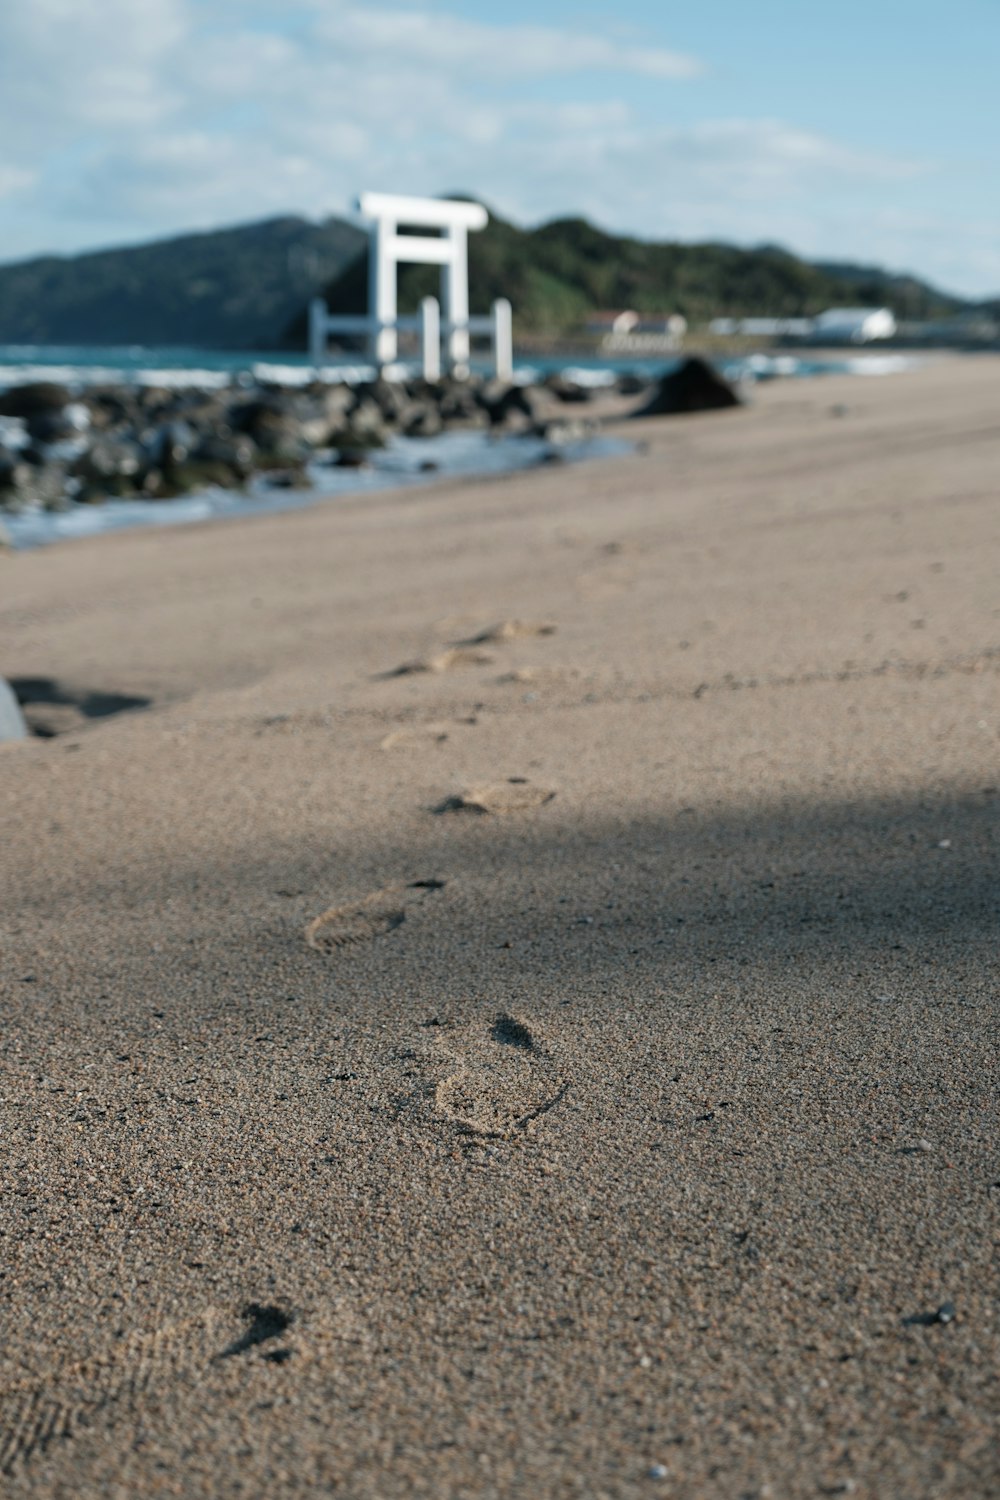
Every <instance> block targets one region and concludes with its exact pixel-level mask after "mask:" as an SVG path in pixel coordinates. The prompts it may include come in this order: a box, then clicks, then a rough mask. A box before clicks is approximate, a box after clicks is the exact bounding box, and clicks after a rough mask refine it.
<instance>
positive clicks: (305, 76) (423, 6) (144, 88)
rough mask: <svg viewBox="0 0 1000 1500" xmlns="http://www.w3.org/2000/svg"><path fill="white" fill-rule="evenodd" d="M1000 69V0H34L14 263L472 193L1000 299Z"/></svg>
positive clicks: (2, 122)
mask: <svg viewBox="0 0 1000 1500" xmlns="http://www.w3.org/2000/svg"><path fill="white" fill-rule="evenodd" d="M998 71H1000V3H998V0H954V3H952V4H950V5H947V6H945V5H941V4H932V3H927V0H924V3H921V0H910V3H908V4H904V3H902V0H869V3H867V4H864V3H861V0H841V3H840V4H838V5H837V6H836V7H832V6H823V7H818V6H810V5H806V4H803V3H802V0H798V3H791V0H753V3H747V0H715V3H714V4H706V5H702V6H692V5H691V4H690V3H688V4H686V5H679V4H673V3H670V0H660V3H653V0H629V3H623V4H618V5H611V4H607V3H603V0H572V3H570V0H534V3H530V0H506V3H505V4H504V5H502V6H497V5H496V4H486V3H483V0H284V4H279V3H278V0H30V3H28V0H24V3H19V4H16V5H8V6H4V7H0V139H2V140H3V141H4V143H5V147H4V153H3V155H2V156H0V260H13V259H16V258H20V257H23V256H27V255H31V254H36V253H42V252H45V251H62V252H69V251H74V250H79V249H88V248H96V247H100V246H105V245H111V244H123V243H129V242H132V241H139V240H144V239H152V238H157V237H159V236H161V235H165V234H170V233H175V232H177V233H179V232H183V231H185V230H188V229H196V228H209V227H214V226H216V225H220V224H229V223H238V222H241V221H244V220H250V219H254V218H259V217H263V216H265V215H269V214H275V213H288V212H291V213H305V214H308V215H310V216H312V217H321V216H324V215H326V214H330V213H340V212H344V211H345V210H346V209H347V208H348V206H349V204H350V201H351V199H352V197H353V196H354V195H355V194H356V192H358V191H359V190H360V189H364V188H373V189H380V190H383V191H390V192H410V193H436V192H444V191H449V190H454V189H462V190H465V191H468V192H473V193H476V194H478V195H479V196H481V197H482V198H483V199H484V200H485V201H486V202H487V203H489V204H492V205H494V206H495V207H496V208H497V210H498V211H500V212H503V213H505V214H507V215H509V216H510V217H513V218H514V219H516V220H518V221H519V222H522V223H537V222H540V221H542V220H544V219H546V218H550V217H553V216H555V215H559V214H571V213H583V214H586V215H587V216H588V217H590V218H592V219H594V220H595V221H597V222H598V223H600V224H602V225H604V226H605V227H607V228H609V229H616V230H621V231H627V232H631V233H634V234H638V235H640V236H644V237H648V238H677V239H684V240H693V239H699V238H712V239H724V240H729V241H732V242H734V243H737V244H745V245H753V244H760V243H763V242H769V243H780V244H784V245H787V246H788V247H789V248H790V249H793V250H796V251H799V252H800V253H802V254H805V255H809V256H813V257H828V258H835V259H855V260H863V261H871V262H877V263H880V264H884V265H887V266H889V267H891V268H893V269H897V270H913V271H916V272H917V273H918V274H921V275H923V276H925V277H928V278H929V279H931V280H933V281H935V282H937V283H938V284H939V285H941V286H943V287H945V288H946V289H949V290H954V291H957V292H961V293H965V294H967V295H970V296H977V295H982V296H986V295H996V294H998V293H1000V191H998V188H997V181H996V179H997V166H996V158H997V154H998V151H1000V104H998V102H997V100H998V89H997V86H996V83H995V77H996V75H997V73H998Z"/></svg>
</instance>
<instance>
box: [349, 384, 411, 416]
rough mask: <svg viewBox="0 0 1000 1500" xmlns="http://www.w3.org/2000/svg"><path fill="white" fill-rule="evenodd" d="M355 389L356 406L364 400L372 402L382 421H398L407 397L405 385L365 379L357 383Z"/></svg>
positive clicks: (360, 404) (362, 403)
mask: <svg viewBox="0 0 1000 1500" xmlns="http://www.w3.org/2000/svg"><path fill="white" fill-rule="evenodd" d="M356 390H357V403H356V407H359V406H362V405H364V403H366V402H373V403H374V405H375V406H377V407H378V409H379V412H380V414H381V416H382V419H383V421H384V422H387V423H389V424H390V425H393V424H395V423H396V422H398V421H399V418H400V416H401V415H402V413H403V412H404V410H405V409H406V406H407V403H408V399H409V398H408V396H407V392H406V387H405V386H403V385H397V384H396V383H395V382H393V381H391V380H366V381H363V382H362V383H361V384H360V385H358V386H357V387H356ZM355 409H356V408H355Z"/></svg>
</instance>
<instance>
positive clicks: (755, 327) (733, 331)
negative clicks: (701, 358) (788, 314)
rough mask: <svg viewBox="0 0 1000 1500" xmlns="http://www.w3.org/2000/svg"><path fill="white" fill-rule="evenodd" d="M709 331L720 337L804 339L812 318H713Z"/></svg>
mask: <svg viewBox="0 0 1000 1500" xmlns="http://www.w3.org/2000/svg"><path fill="white" fill-rule="evenodd" d="M708 331H709V333H713V334H716V335H718V336H720V337H722V338H732V337H734V336H739V337H742V338H763V339H779V338H780V339H806V338H808V337H809V335H810V334H811V333H812V331H813V320H812V318H713V319H712V321H711V323H709V325H708Z"/></svg>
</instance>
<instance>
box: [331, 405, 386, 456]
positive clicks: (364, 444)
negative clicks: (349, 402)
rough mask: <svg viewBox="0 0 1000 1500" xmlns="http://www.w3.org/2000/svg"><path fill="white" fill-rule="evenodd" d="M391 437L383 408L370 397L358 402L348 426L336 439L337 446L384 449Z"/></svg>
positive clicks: (351, 412)
mask: <svg viewBox="0 0 1000 1500" xmlns="http://www.w3.org/2000/svg"><path fill="white" fill-rule="evenodd" d="M388 437H389V429H388V426H387V425H386V420H385V417H384V415H383V413H382V408H381V407H380V406H379V405H378V403H377V402H376V401H373V400H372V399H371V397H370V396H366V397H364V398H363V399H362V400H359V401H357V402H356V403H355V404H354V406H353V407H352V408H351V411H350V414H349V417H348V421H347V425H346V427H345V428H344V429H343V431H342V433H338V435H337V438H336V439H335V441H336V443H337V446H338V447H339V446H341V445H342V443H343V446H347V447H354V448H382V447H384V446H385V444H386V442H387V440H388Z"/></svg>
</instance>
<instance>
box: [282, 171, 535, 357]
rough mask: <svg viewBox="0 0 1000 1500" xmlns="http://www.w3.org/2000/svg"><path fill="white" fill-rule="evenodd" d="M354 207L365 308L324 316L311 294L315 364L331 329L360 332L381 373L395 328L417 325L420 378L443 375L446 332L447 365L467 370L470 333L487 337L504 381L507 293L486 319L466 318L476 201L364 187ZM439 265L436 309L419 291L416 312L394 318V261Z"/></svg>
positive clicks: (478, 221)
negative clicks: (361, 221)
mask: <svg viewBox="0 0 1000 1500" xmlns="http://www.w3.org/2000/svg"><path fill="white" fill-rule="evenodd" d="M358 210H359V212H360V213H361V214H363V215H364V216H365V218H367V219H370V220H371V228H370V230H369V248H368V314H367V316H365V317H350V316H341V315H339V314H334V315H332V316H331V315H330V314H329V313H328V312H327V307H326V303H325V302H324V301H323V300H322V299H321V298H318V297H317V298H314V299H313V301H312V303H311V304H310V308H309V347H310V352H311V354H312V359H313V363H314V364H316V365H320V364H321V363H322V362H323V357H324V353H325V349H326V339H327V335H328V334H330V333H365V334H367V335H368V338H369V346H370V350H371V356H372V359H373V361H374V363H375V366H376V368H377V369H378V371H379V372H380V373H381V371H382V370H383V369H384V368H385V366H386V365H389V364H392V363H393V361H394V360H395V359H396V357H397V354H398V348H399V344H398V334H399V331H400V329H404V328H405V329H412V328H416V329H419V331H420V333H421V336H422V337H421V342H422V363H423V372H424V376H425V377H426V378H427V379H428V380H436V379H437V378H438V377H439V375H440V373H441V334H442V333H443V334H444V335H445V339H446V347H447V364H448V369H449V370H450V372H451V373H452V374H453V375H457V376H459V377H464V376H466V375H468V373H469V345H470V334H472V333H484V334H488V335H489V336H490V338H491V342H492V345H493V364H494V368H495V371H496V374H497V375H498V376H500V377H501V378H503V379H507V380H509V379H510V377H511V374H512V372H513V347H512V332H511V308H510V303H509V302H508V301H507V300H506V298H500V299H498V300H497V301H496V302H494V304H493V307H492V310H491V313H490V315H489V316H488V317H477V318H470V316H469V255H468V238H469V230H470V229H472V230H477V229H485V227H486V224H487V222H488V219H489V215H488V214H487V212H486V210H485V208H483V206H482V204H480V203H460V202H455V201H453V200H452V199H447V198H406V197H400V196H398V195H396V194H389V193H362V195H361V197H360V198H359V199H358ZM401 225H406V226H407V227H409V228H419V229H438V230H440V231H441V233H440V234H439V235H414V234H400V232H399V230H400V226H401ZM404 262H409V263H417V264H423V265H439V266H440V267H441V300H442V302H443V304H444V317H443V318H442V317H441V307H440V304H439V303H438V301H437V299H436V298H434V297H425V298H424V299H423V302H422V303H421V309H420V316H419V318H400V317H399V313H398V307H397V300H396V278H397V270H398V267H399V266H400V265H401V264H402V263H404Z"/></svg>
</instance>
